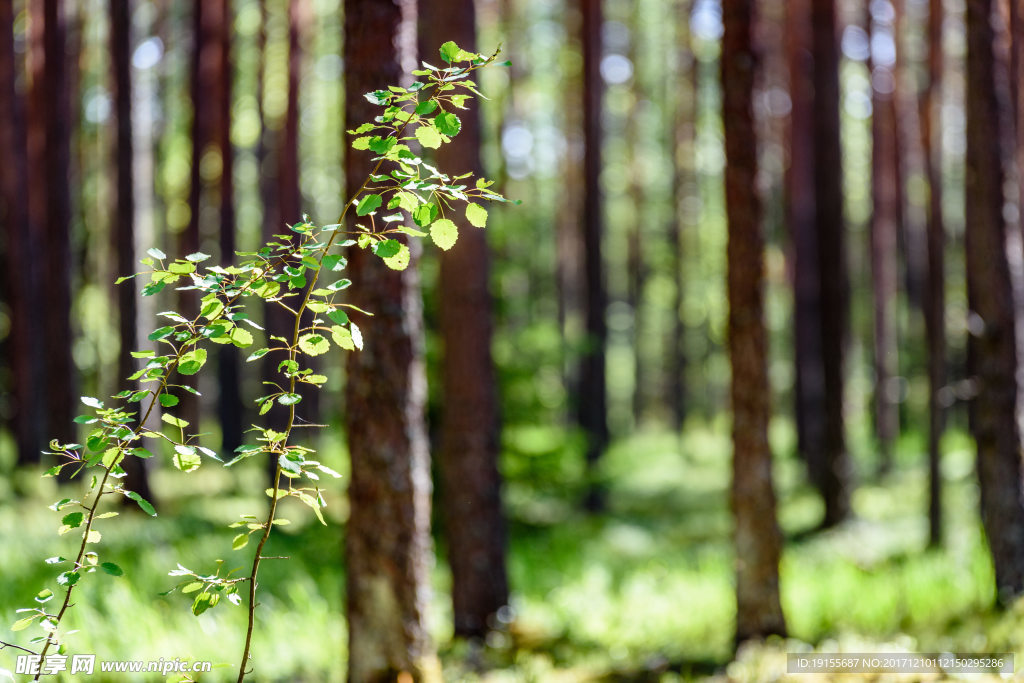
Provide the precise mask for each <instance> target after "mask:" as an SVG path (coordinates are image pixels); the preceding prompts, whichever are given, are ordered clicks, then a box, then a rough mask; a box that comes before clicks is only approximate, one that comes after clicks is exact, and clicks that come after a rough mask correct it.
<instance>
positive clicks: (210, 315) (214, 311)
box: [199, 299, 224, 320]
mask: <svg viewBox="0 0 1024 683" xmlns="http://www.w3.org/2000/svg"><path fill="white" fill-rule="evenodd" d="M223 310H224V304H223V303H221V302H220V300H219V299H211V300H209V301H207V302H206V303H205V304H203V308H202V310H201V311H199V313H200V314H201V315H202V316H204V317H205V318H207V319H208V320H213V319H214V318H216V317H217V316H218V315H220V312H221V311H223Z"/></svg>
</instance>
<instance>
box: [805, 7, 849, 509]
mask: <svg viewBox="0 0 1024 683" xmlns="http://www.w3.org/2000/svg"><path fill="white" fill-rule="evenodd" d="M811 22H812V29H813V30H812V36H813V40H812V46H813V49H812V53H813V56H814V106H813V111H814V121H813V130H814V162H815V163H814V189H815V195H816V198H817V199H816V207H815V208H816V212H815V223H816V233H817V238H818V264H819V271H818V276H819V282H820V292H821V355H822V377H823V379H824V389H825V392H824V408H825V425H824V426H825V430H824V439H823V448H824V450H823V452H822V453H821V463H820V465H819V466H818V473H819V477H818V482H819V489H820V490H821V493H822V497H823V498H824V500H825V518H824V520H823V524H822V525H823V526H824V527H829V526H833V525H835V524H838V523H839V522H842V521H843V520H844V519H846V518H847V517H848V516H849V514H850V484H851V482H850V480H851V477H852V467H851V464H850V457H849V454H848V453H847V451H846V434H845V423H844V419H843V397H844V393H843V385H844V367H843V366H844V362H843V359H844V356H845V350H846V339H847V332H848V330H847V320H848V317H849V281H848V277H849V276H848V269H847V265H846V248H845V244H844V243H845V237H844V232H845V228H844V223H843V192H842V165H841V164H842V155H841V152H840V145H839V42H838V39H837V35H836V6H835V0H814V1H813V2H812V3H811Z"/></svg>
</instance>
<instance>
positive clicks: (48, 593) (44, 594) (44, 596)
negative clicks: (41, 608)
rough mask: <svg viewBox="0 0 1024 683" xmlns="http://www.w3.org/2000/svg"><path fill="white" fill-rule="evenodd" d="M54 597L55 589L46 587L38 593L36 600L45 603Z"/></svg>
mask: <svg viewBox="0 0 1024 683" xmlns="http://www.w3.org/2000/svg"><path fill="white" fill-rule="evenodd" d="M52 598H53V591H52V590H50V589H49V588H44V589H43V590H41V591H39V592H38V593H36V598H35V600H36V602H38V603H40V604H43V603H46V602H49V601H50V600H51V599H52Z"/></svg>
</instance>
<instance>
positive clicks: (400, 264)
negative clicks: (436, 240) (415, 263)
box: [384, 244, 412, 270]
mask: <svg viewBox="0 0 1024 683" xmlns="http://www.w3.org/2000/svg"><path fill="white" fill-rule="evenodd" d="M398 246H399V248H398V253H397V254H395V255H394V256H389V257H387V258H385V259H384V265H386V266H387V267H388V268H390V269H391V270H405V269H406V268H408V267H409V261H410V259H411V258H412V254H411V253H410V251H409V247H407V246H405V245H404V244H399V245H398Z"/></svg>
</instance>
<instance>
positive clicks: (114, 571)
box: [100, 562, 124, 576]
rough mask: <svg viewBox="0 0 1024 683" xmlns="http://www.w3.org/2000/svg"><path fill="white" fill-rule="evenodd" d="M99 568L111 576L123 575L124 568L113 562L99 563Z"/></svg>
mask: <svg viewBox="0 0 1024 683" xmlns="http://www.w3.org/2000/svg"><path fill="white" fill-rule="evenodd" d="M100 569H102V570H103V571H105V572H106V573H108V574H110V575H111V576H124V570H123V569H121V568H120V567H118V566H117V565H116V564H114V563H113V562H103V563H101V564H100Z"/></svg>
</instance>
